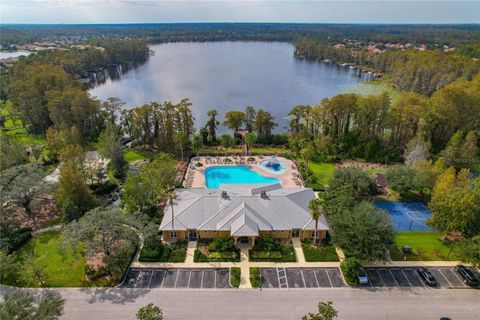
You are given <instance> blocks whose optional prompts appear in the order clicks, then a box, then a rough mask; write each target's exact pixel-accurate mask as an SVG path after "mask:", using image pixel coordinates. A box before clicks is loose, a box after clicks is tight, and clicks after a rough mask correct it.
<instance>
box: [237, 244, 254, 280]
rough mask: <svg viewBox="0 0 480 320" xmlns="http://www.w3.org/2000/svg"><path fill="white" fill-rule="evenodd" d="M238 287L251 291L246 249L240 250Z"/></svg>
mask: <svg viewBox="0 0 480 320" xmlns="http://www.w3.org/2000/svg"><path fill="white" fill-rule="evenodd" d="M240 264H241V267H240V271H241V274H240V286H239V288H241V289H251V288H252V284H251V283H250V266H249V263H248V249H242V250H241V251H240Z"/></svg>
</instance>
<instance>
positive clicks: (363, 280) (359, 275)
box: [357, 267, 368, 284]
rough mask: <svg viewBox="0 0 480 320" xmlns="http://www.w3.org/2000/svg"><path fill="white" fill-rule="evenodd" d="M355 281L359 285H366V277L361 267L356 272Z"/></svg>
mask: <svg viewBox="0 0 480 320" xmlns="http://www.w3.org/2000/svg"><path fill="white" fill-rule="evenodd" d="M357 279H358V283H359V284H367V283H368V275H367V272H366V271H365V269H363V267H360V269H359V270H358V272H357Z"/></svg>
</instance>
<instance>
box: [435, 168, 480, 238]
mask: <svg viewBox="0 0 480 320" xmlns="http://www.w3.org/2000/svg"><path fill="white" fill-rule="evenodd" d="M468 176H469V171H468V169H462V170H460V172H459V173H458V174H456V172H455V169H454V168H453V167H450V168H448V169H447V170H446V171H445V172H444V173H443V174H441V175H440V176H439V177H438V180H437V183H436V184H435V187H434V188H433V192H432V200H431V201H430V203H429V204H428V207H429V208H430V210H431V211H432V213H433V214H432V218H431V219H430V220H429V221H428V223H429V224H430V225H431V226H432V227H434V228H435V229H436V230H438V231H440V232H444V233H450V232H456V231H459V232H461V233H462V235H463V236H465V237H467V238H471V237H473V236H475V235H477V234H479V233H480V178H477V179H476V180H475V181H471V180H470V179H469V178H468Z"/></svg>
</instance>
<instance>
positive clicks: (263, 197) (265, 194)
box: [260, 190, 268, 199]
mask: <svg viewBox="0 0 480 320" xmlns="http://www.w3.org/2000/svg"><path fill="white" fill-rule="evenodd" d="M260 197H262V199H267V198H268V197H267V191H265V190H262V191H261V192H260Z"/></svg>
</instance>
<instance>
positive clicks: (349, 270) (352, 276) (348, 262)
mask: <svg viewBox="0 0 480 320" xmlns="http://www.w3.org/2000/svg"><path fill="white" fill-rule="evenodd" d="M361 266H362V265H361V264H360V262H358V260H357V259H356V258H347V259H345V260H344V261H342V263H340V270H342V273H343V277H344V278H345V281H347V283H348V284H349V285H355V284H356V283H357V274H358V272H359V270H360V267H361Z"/></svg>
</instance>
